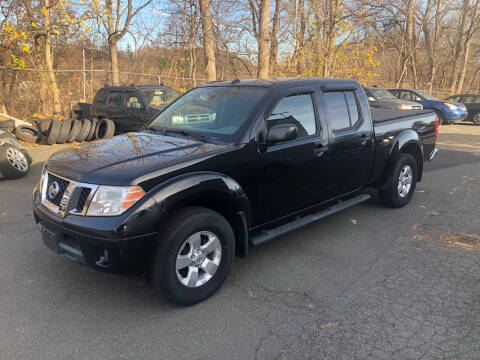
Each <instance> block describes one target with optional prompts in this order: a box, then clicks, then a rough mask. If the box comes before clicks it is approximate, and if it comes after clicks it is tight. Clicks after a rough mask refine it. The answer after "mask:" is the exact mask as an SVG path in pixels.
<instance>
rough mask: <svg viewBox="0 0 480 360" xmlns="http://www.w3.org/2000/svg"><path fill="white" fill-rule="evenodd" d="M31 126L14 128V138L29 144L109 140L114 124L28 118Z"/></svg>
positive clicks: (110, 122)
mask: <svg viewBox="0 0 480 360" xmlns="http://www.w3.org/2000/svg"><path fill="white" fill-rule="evenodd" d="M29 122H30V123H31V124H32V125H20V126H16V127H15V131H14V133H15V136H16V137H17V138H18V139H20V140H23V141H26V142H30V143H37V142H38V143H45V144H49V145H53V144H65V143H72V142H74V141H77V142H83V141H91V140H100V139H110V138H111V137H113V135H114V133H115V124H114V123H113V121H112V120H110V119H106V118H105V119H100V120H99V119H96V118H94V119H92V120H89V119H83V120H77V119H65V120H62V121H60V120H57V119H54V118H50V119H44V120H42V119H39V118H30V119H29Z"/></svg>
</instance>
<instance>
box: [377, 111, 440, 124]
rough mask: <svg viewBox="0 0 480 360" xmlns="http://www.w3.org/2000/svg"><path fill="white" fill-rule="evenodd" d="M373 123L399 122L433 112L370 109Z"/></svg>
mask: <svg viewBox="0 0 480 360" xmlns="http://www.w3.org/2000/svg"><path fill="white" fill-rule="evenodd" d="M370 112H371V114H372V121H373V123H374V124H375V123H381V122H385V121H390V120H399V119H403V118H407V117H409V116H413V115H419V114H428V113H431V112H432V110H392V109H382V108H370Z"/></svg>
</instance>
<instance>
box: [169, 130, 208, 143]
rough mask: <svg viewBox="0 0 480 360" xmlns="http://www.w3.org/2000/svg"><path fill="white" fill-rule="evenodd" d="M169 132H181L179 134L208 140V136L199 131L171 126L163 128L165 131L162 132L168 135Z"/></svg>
mask: <svg viewBox="0 0 480 360" xmlns="http://www.w3.org/2000/svg"><path fill="white" fill-rule="evenodd" d="M169 133H170V134H179V135H183V136H187V137H189V138H192V139H197V140H200V141H203V142H208V138H207V137H206V136H205V135H202V134H199V133H197V132H190V131H187V130H183V129H171V128H168V129H163V131H162V134H164V135H167V134H169Z"/></svg>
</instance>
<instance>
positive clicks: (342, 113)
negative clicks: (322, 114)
mask: <svg viewBox="0 0 480 360" xmlns="http://www.w3.org/2000/svg"><path fill="white" fill-rule="evenodd" d="M324 96H325V106H326V110H327V117H328V122H329V123H330V125H331V127H332V130H333V131H338V130H344V129H348V128H350V127H352V126H355V125H356V124H357V123H358V121H359V120H360V114H359V110H358V105H357V100H356V97H355V93H354V92H353V91H332V92H327V93H325V94H324Z"/></svg>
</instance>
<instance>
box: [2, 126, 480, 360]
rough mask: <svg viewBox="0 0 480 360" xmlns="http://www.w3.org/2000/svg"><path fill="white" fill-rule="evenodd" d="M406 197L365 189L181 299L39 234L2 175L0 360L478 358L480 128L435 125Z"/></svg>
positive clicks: (24, 196) (19, 193) (17, 189)
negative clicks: (84, 262)
mask: <svg viewBox="0 0 480 360" xmlns="http://www.w3.org/2000/svg"><path fill="white" fill-rule="evenodd" d="M439 146H440V149H441V151H440V152H439V153H438V154H437V157H436V158H435V160H434V162H432V163H429V164H427V165H426V168H425V173H424V179H423V181H422V182H421V183H420V184H419V185H418V186H417V190H416V194H415V196H414V198H413V199H412V201H411V203H410V204H409V205H408V206H407V207H405V208H402V209H397V210H392V209H386V208H384V207H382V206H381V204H380V202H379V200H378V198H377V197H376V196H374V197H373V198H372V199H371V200H370V201H369V202H366V203H363V204H360V205H358V206H356V207H354V208H350V209H348V210H346V211H344V212H342V213H340V214H337V215H335V216H331V217H329V218H327V219H324V220H322V221H320V222H318V223H315V224H312V225H310V226H307V227H305V228H303V229H301V230H299V231H296V232H293V233H291V234H288V235H286V236H282V237H281V238H279V239H277V240H275V241H272V242H270V243H268V244H265V245H263V246H261V247H259V248H256V249H251V251H250V255H249V257H248V258H246V259H239V258H237V259H235V262H234V265H233V267H232V270H231V274H230V276H229V278H228V279H227V281H226V283H225V284H224V286H223V287H222V288H221V289H220V291H219V292H218V293H217V294H216V295H214V296H213V297H211V298H210V299H208V300H207V301H205V302H203V303H201V304H198V305H196V306H193V307H190V308H176V307H173V306H172V305H169V304H168V303H166V301H165V300H163V299H156V298H155V297H154V294H153V291H152V289H151V288H150V287H149V286H148V285H147V284H146V283H145V281H144V278H143V277H141V276H139V277H125V276H118V275H111V274H105V273H99V272H96V271H93V270H91V269H89V268H87V267H83V266H80V265H77V264H75V263H72V262H70V261H69V260H67V259H65V258H63V257H61V256H56V255H54V254H53V253H51V252H50V251H49V250H48V249H46V248H45V247H44V246H43V244H42V243H41V239H40V234H39V231H38V230H37V228H36V225H35V223H34V220H33V216H32V213H31V199H30V196H31V195H30V193H31V189H32V187H33V185H34V183H35V182H36V181H37V179H38V177H39V173H40V171H41V167H42V162H43V161H44V160H45V159H46V157H47V156H48V155H49V154H50V153H51V152H52V150H56V149H60V148H61V147H60V146H55V147H47V146H39V147H31V148H30V151H31V153H32V155H33V157H34V164H33V167H32V171H31V173H30V174H29V175H28V176H27V177H25V178H23V179H19V180H15V181H7V180H5V181H2V182H0V190H1V191H0V359H1V360H8V359H35V360H38V359H120V358H122V359H254V358H255V359H305V358H312V359H402V360H403V359H480V342H479V340H480V338H479V336H480V333H479V332H480V331H479V329H480V301H479V300H480V272H479V268H480V267H479V266H480V252H479V251H478V250H479V249H480V214H479V204H480V166H479V165H480V127H474V126H471V125H461V124H459V125H452V126H443V127H442V128H441V130H440V139H439Z"/></svg>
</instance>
